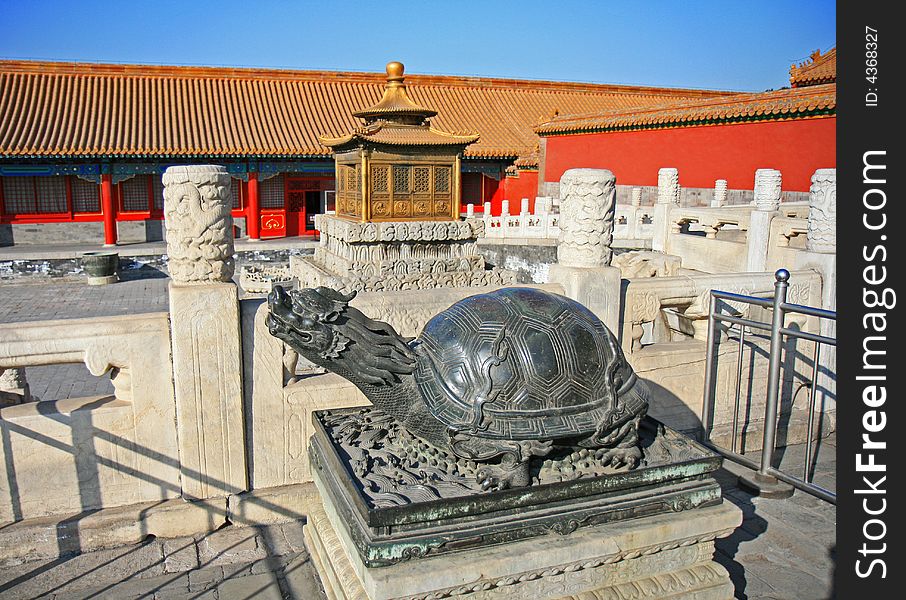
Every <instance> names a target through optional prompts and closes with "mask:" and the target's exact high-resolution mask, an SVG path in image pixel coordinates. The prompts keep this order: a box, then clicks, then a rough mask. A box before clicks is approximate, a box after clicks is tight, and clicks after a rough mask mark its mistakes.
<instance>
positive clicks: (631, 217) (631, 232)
mask: <svg viewBox="0 0 906 600" xmlns="http://www.w3.org/2000/svg"><path fill="white" fill-rule="evenodd" d="M631 198H632V199H631V205H632V208H631V209H630V210H629V211H627V212H626V229H627V231H626V237H627V238H629V239H630V240H637V239H639V212H640V211H639V209H640V208H641V206H642V188H640V187H634V188H632V196H631Z"/></svg>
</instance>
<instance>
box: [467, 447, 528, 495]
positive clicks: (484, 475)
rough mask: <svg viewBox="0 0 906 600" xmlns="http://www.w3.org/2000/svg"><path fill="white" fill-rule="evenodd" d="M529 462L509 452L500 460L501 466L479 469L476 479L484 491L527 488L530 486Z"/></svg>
mask: <svg viewBox="0 0 906 600" xmlns="http://www.w3.org/2000/svg"><path fill="white" fill-rule="evenodd" d="M529 460H530V457H526V458H525V459H524V460H521V461H520V460H517V458H516V456H515V455H514V454H511V453H509V452H507V453H506V454H504V455H503V457H502V458H501V459H500V464H486V465H482V466H481V468H479V469H478V473H477V474H476V479H477V481H478V484H479V485H480V486H481V489H482V490H484V491H494V490H505V489H507V488H515V487H525V486H527V485H528V484H530V483H531V482H532V481H531V475H530V473H529Z"/></svg>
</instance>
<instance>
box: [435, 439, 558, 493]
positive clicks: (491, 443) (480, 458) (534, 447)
mask: <svg viewBox="0 0 906 600" xmlns="http://www.w3.org/2000/svg"><path fill="white" fill-rule="evenodd" d="M452 442H453V443H451V445H450V448H451V450H452V451H453V453H454V454H456V455H457V456H460V457H462V458H466V459H468V460H474V461H476V462H480V463H482V464H481V465H480V466H479V468H478V471H477V473H476V481H477V482H478V485H479V486H481V489H482V490H485V491H488V490H503V489H507V488H514V487H525V486H527V485H530V484H531V483H532V478H531V472H530V463H531V459H532V457H533V456H545V455H546V454H547V453H548V452H550V451H551V448H552V447H553V442H552V441H544V442H541V441H537V440H490V439H487V438H480V437H477V436H470V435H467V434H464V433H463V432H458V433H457V434H456V435H455V436H454V438H453V440H452ZM497 457H500V462H498V463H490V462H487V461H490V460H494V459H496V458H497Z"/></svg>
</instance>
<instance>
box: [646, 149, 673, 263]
mask: <svg viewBox="0 0 906 600" xmlns="http://www.w3.org/2000/svg"><path fill="white" fill-rule="evenodd" d="M679 200H680V186H679V171H677V170H676V169H673V168H669V167H666V168H663V169H660V170H658V172H657V204H655V205H654V237H652V239H651V249H652V250H654V251H655V252H666V251H667V236H668V235H670V229H671V228H670V211H671V210H672V209H673V208H674V207H676V206H679Z"/></svg>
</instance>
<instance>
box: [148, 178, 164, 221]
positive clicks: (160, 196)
mask: <svg viewBox="0 0 906 600" xmlns="http://www.w3.org/2000/svg"><path fill="white" fill-rule="evenodd" d="M151 194H152V203H151V205H152V206H153V207H154V210H155V211H157V212H163V210H164V181H163V178H161V176H160V175H151Z"/></svg>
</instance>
